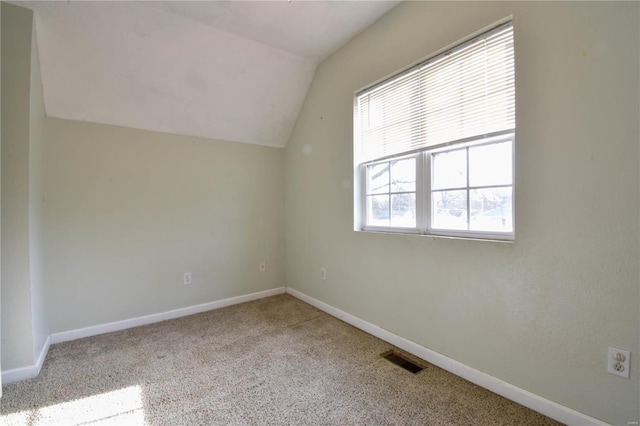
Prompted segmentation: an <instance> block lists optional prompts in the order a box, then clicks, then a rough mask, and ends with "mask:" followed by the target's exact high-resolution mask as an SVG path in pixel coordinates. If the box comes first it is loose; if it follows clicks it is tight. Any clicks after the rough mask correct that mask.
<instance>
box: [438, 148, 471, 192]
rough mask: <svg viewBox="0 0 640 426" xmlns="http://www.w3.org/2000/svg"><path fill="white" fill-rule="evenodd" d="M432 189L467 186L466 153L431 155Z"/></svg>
mask: <svg viewBox="0 0 640 426" xmlns="http://www.w3.org/2000/svg"><path fill="white" fill-rule="evenodd" d="M432 175H433V183H432V188H433V189H444V188H464V187H466V186H467V151H466V150H465V149H458V150H456V151H448V152H441V153H438V154H434V155H433V172H432Z"/></svg>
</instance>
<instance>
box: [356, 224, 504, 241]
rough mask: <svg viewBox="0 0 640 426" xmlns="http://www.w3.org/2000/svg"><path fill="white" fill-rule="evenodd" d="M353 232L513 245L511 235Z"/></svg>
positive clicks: (385, 230)
mask: <svg viewBox="0 0 640 426" xmlns="http://www.w3.org/2000/svg"><path fill="white" fill-rule="evenodd" d="M354 231H355V232H362V233H369V234H387V235H399V236H405V235H406V236H412V237H427V238H431V239H434V240H438V239H445V240H463V241H481V242H487V243H506V244H515V238H514V236H513V235H509V236H504V237H492V236H487V235H484V234H483V235H478V236H471V235H452V234H448V235H443V234H424V233H422V232H420V231H418V230H404V229H402V230H395V229H384V228H367V229H354Z"/></svg>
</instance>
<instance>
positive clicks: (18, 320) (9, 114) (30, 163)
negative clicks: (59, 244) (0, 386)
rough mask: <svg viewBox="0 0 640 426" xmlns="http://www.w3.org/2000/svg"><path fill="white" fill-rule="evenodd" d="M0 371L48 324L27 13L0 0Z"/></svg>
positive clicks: (39, 115)
mask: <svg viewBox="0 0 640 426" xmlns="http://www.w3.org/2000/svg"><path fill="white" fill-rule="evenodd" d="M2 11H3V13H2V19H3V25H2V32H3V34H4V37H3V38H2V40H3V44H2V59H3V60H2V64H3V67H2V87H3V97H2V106H3V108H2V121H3V124H4V126H3V127H2V145H1V150H2V162H3V163H2V201H3V206H4V209H3V211H2V222H1V228H2V239H1V246H2V250H3V252H4V254H5V255H4V256H3V257H2V271H3V280H2V287H1V288H2V291H1V292H2V329H1V334H2V342H3V345H2V369H3V370H10V369H14V368H19V367H27V366H32V365H34V363H35V361H36V359H37V357H38V356H39V355H40V352H41V351H42V348H43V347H44V345H45V341H46V339H47V336H48V335H49V329H48V325H47V314H46V309H45V307H44V300H45V295H44V284H43V275H42V267H43V258H42V250H43V235H44V231H43V202H44V194H43V186H42V167H43V161H42V159H43V151H44V132H43V120H44V102H43V96H42V85H41V83H40V65H39V60H38V50H37V46H36V37H35V29H34V27H33V14H32V12H31V11H30V10H28V9H24V8H21V7H17V6H13V5H10V4H6V3H2Z"/></svg>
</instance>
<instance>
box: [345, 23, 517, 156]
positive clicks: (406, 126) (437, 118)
mask: <svg viewBox="0 0 640 426" xmlns="http://www.w3.org/2000/svg"><path fill="white" fill-rule="evenodd" d="M356 108H357V115H358V118H359V123H356V125H358V126H359V128H358V133H359V135H360V138H361V140H360V147H361V152H360V158H359V160H360V161H361V162H367V161H371V160H375V159H378V158H384V157H389V156H393V155H397V154H401V153H405V152H410V151H415V150H419V149H423V148H427V147H430V146H435V145H440V144H443V143H447V142H452V141H456V140H460V139H467V138H470V137H475V136H481V135H487V134H492V133H497V132H501V131H505V130H511V129H514V128H515V89H514V60H513V27H512V25H511V23H509V24H506V25H504V26H501V27H499V28H496V29H494V30H492V31H490V32H488V33H485V34H483V35H481V36H479V37H477V38H475V39H473V40H470V41H468V42H466V43H464V44H462V45H460V46H458V47H456V48H454V49H452V50H450V51H447V52H445V53H443V54H441V55H438V56H436V57H434V58H432V59H430V60H428V61H426V62H424V63H422V64H419V65H418V66H416V67H414V68H412V69H410V70H408V71H406V72H404V73H402V74H400V75H398V76H395V77H393V78H391V79H389V80H387V81H385V82H383V83H381V84H379V85H376V86H374V87H372V88H370V89H367V90H365V91H364V92H362V93H360V94H359V95H358V96H357V104H356Z"/></svg>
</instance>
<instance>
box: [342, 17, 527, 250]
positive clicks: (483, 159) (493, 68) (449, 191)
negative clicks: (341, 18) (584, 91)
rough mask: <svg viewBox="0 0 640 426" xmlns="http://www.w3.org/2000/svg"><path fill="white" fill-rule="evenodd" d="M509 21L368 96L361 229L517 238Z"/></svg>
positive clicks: (359, 133)
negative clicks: (514, 213)
mask: <svg viewBox="0 0 640 426" xmlns="http://www.w3.org/2000/svg"><path fill="white" fill-rule="evenodd" d="M514 134H515V84H514V52H513V27H512V24H511V22H507V23H505V24H502V25H500V26H498V27H496V28H493V29H491V30H489V31H486V32H484V33H482V34H480V35H479V36H476V37H474V38H472V39H470V40H468V41H466V42H464V43H462V44H460V45H458V46H456V47H454V48H452V49H449V50H447V51H445V52H443V53H440V54H438V55H436V56H434V57H432V58H430V59H428V60H426V61H424V62H421V63H419V64H418V65H416V66H413V67H411V68H409V69H407V70H405V71H403V72H401V73H399V74H397V75H395V76H393V77H391V78H389V79H387V80H385V81H382V82H381V83H378V84H375V85H373V86H371V87H369V88H367V89H364V90H362V91H361V92H359V93H357V94H356V96H355V105H354V163H355V164H354V166H355V173H356V181H357V182H359V183H358V185H356V197H355V200H356V206H357V208H356V229H361V230H374V231H388V232H403V233H421V234H433V235H448V236H462V237H472V238H490V239H513V235H514V226H513V144H514Z"/></svg>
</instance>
